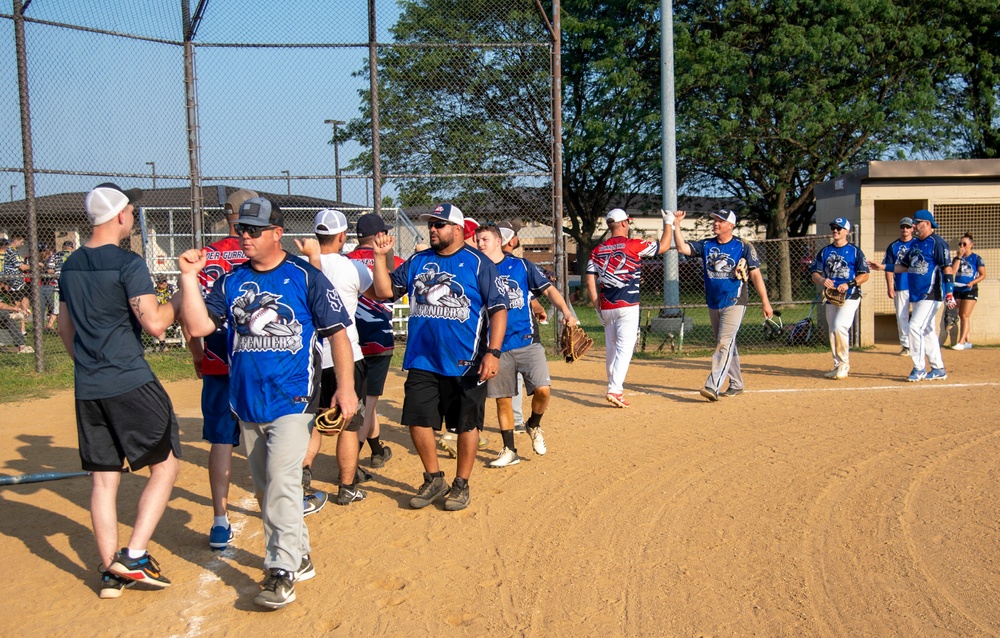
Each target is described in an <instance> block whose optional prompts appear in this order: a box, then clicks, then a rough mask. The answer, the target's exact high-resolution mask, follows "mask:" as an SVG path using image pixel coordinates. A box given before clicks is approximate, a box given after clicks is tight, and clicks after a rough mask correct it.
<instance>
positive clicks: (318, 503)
mask: <svg viewBox="0 0 1000 638" xmlns="http://www.w3.org/2000/svg"><path fill="white" fill-rule="evenodd" d="M329 498H330V495H329V494H327V493H326V492H324V491H322V490H315V491H313V493H312V494H306V495H305V496H303V497H302V515H303V516H309V515H310V514H315V513H316V512H318V511H320V510H321V509H323V506H324V505H326V501H327V500H328V499H329Z"/></svg>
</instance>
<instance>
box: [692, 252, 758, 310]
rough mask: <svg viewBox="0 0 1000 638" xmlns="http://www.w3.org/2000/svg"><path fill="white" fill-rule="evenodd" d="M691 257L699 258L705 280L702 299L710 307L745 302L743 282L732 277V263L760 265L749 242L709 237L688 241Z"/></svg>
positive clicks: (744, 283) (733, 268)
mask: <svg viewBox="0 0 1000 638" xmlns="http://www.w3.org/2000/svg"><path fill="white" fill-rule="evenodd" d="M688 246H689V247H690V248H691V256H692V257H701V260H702V264H703V265H702V274H703V276H704V279H705V301H706V303H708V307H709V308H712V309H714V310H718V309H720V308H728V307H729V306H735V305H740V306H745V305H747V287H746V282H744V281H741V280H739V279H737V278H736V273H735V272H734V271H735V270H736V264H738V263H739V261H740V259H746V260H747V270H748V271H750V270H756V269H758V268H760V259H759V258H758V257H757V250H756V249H755V248H754V247H753V244H750V243H749V242H744V241H743V240H742V239H739V238H737V237H733V238H732V239H730V240H729V241H727V242H726V243H724V244H723V243H721V242H720V241H719V240H718V238H716V237H710V238H707V239H699V240H698V241H691V242H688Z"/></svg>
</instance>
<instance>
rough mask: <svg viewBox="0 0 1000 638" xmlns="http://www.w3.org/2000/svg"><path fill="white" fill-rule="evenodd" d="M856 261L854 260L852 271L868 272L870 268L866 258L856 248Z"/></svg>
mask: <svg viewBox="0 0 1000 638" xmlns="http://www.w3.org/2000/svg"><path fill="white" fill-rule="evenodd" d="M856 250H857V261H855V262H854V273H855V274H858V273H869V272H871V269H870V268H868V260H867V259H865V253H864V252H863V251H862V250H861V249H860V248H857V249H856Z"/></svg>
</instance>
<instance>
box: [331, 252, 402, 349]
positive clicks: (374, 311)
mask: <svg viewBox="0 0 1000 638" xmlns="http://www.w3.org/2000/svg"><path fill="white" fill-rule="evenodd" d="M345 257H347V258H348V259H350V260H352V261H357V262H360V263H362V264H364V265H365V266H367V267H368V271H369V272H372V271H373V269H374V268H375V253H374V251H372V247H371V246H359V247H358V248H356V249H355V250H352V251H351V252H349V253H347V255H345ZM393 260H394V262H395V267H396V268H399V267H400V266H402V265H403V260H402V259H400V258H399V257H395V256H394V257H393ZM393 306H394V304H393V303H392V301H376V300H374V299H369V298H367V297H363V296H362V297H359V298H358V310H357V312H356V313H355V315H354V320H355V323H357V325H358V342H359V343H360V344H361V352H362V354H364V355H365V356H366V357H367V356H371V355H383V354H391V353H392V350H393V347H394V346H395V342H394V341H393V336H392V310H393Z"/></svg>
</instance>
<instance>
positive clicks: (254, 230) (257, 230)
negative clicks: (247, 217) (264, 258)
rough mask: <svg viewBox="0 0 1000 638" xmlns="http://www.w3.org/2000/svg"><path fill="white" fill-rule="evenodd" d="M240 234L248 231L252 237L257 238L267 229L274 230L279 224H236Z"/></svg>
mask: <svg viewBox="0 0 1000 638" xmlns="http://www.w3.org/2000/svg"><path fill="white" fill-rule="evenodd" d="M233 228H234V229H235V230H236V234H237V235H238V236H242V235H243V233H246V234H247V235H248V236H249V237H250V239H257V238H258V237H260V234H261V233H262V232H264V231H265V230H274V229H275V228H277V226H251V225H249V224H236V225H234V226H233Z"/></svg>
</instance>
